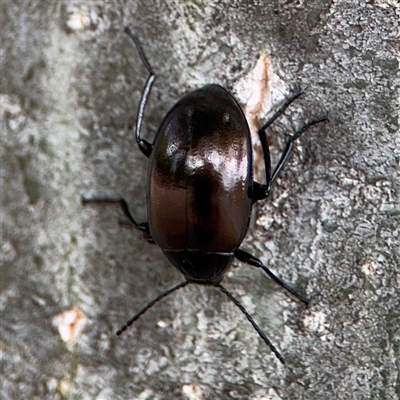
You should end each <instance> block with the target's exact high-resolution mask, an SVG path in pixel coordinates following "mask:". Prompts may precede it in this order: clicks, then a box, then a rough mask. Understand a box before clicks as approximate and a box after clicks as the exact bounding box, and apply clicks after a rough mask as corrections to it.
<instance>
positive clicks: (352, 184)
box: [0, 0, 400, 400]
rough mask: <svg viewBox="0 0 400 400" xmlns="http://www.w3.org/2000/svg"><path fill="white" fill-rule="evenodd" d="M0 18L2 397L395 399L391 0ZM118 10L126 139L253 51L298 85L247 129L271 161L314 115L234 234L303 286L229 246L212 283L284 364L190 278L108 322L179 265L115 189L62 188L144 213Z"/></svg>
mask: <svg viewBox="0 0 400 400" xmlns="http://www.w3.org/2000/svg"><path fill="white" fill-rule="evenodd" d="M1 18H2V25H1V36H2V54H1V56H2V61H1V62H2V71H1V72H2V74H1V113H2V139H1V140H2V143H1V171H2V173H1V179H2V181H1V196H2V200H1V205H2V210H1V222H2V243H1V245H2V258H1V294H0V295H1V302H0V304H1V312H2V317H1V335H0V336H1V351H2V355H1V357H2V364H1V368H2V370H1V388H0V397H1V398H2V399H5V400H6V399H98V400H100V399H102V400H105V399H113V400H115V399H253V400H255V399H258V400H261V399H263V400H265V399H274V400H275V399H313V400H314V399H398V398H399V397H400V376H399V370H400V322H399V321H400V300H399V297H400V296H399V288H400V266H399V264H400V262H399V261H400V255H399V252H400V240H399V220H400V194H399V190H400V185H399V182H400V172H399V171H400V166H399V163H400V150H399V149H400V134H399V87H400V75H399V59H400V42H399V41H400V33H399V25H398V21H399V18H400V5H399V3H398V1H395V0H375V1H361V0H356V1H351V2H348V1H344V0H336V1H334V0H329V1H328V0H326V1H324V0H320V1H317V0H304V1H303V0H300V1H280V0H273V1H269V2H266V1H265V2H264V1H240V0H238V1H231V0H228V1H225V0H221V1H211V2H206V1H204V2H203V1H201V0H200V1H192V2H190V1H172V0H171V1H166V2H164V1H156V0H149V1H123V0H119V1H112V2H109V1H101V0H98V1H87V2H78V1H66V0H58V1H55V2H45V1H17V0H15V1H5V2H2V3H1ZM125 26H129V27H130V28H131V29H132V30H133V31H135V32H136V33H137V35H138V36H139V37H140V39H141V42H142V43H143V46H144V47H145V49H146V54H147V56H148V58H149V61H150V62H151V64H152V66H153V68H154V70H155V71H156V73H157V74H158V79H157V81H156V84H155V85H154V89H153V92H152V94H151V97H150V100H149V104H148V107H147V110H146V117H145V125H144V132H145V137H146V138H148V140H151V138H152V137H154V134H155V133H156V131H157V128H158V126H159V124H160V122H161V120H162V118H163V116H164V115H165V113H166V112H167V110H168V109H169V108H170V107H171V106H172V105H173V104H174V102H175V101H177V100H178V99H179V98H180V97H181V96H182V95H183V94H184V93H187V92H188V91H190V90H192V89H195V88H196V87H199V86H201V85H203V84H205V83H211V82H214V83H219V84H221V85H223V86H224V87H226V88H228V89H229V90H232V89H233V88H234V86H235V83H236V82H237V81H238V80H239V79H240V78H241V77H243V76H245V75H246V74H247V73H248V72H249V71H250V70H251V69H252V68H253V67H254V65H255V63H256V61H257V58H258V56H259V55H260V54H262V53H265V54H267V55H268V57H269V58H270V60H271V63H272V66H273V69H274V71H275V73H276V74H277V75H278V76H279V77H280V79H281V80H282V81H284V82H285V84H286V85H287V87H288V88H289V89H290V88H292V89H293V88H294V87H295V86H296V85H301V86H302V87H304V88H305V87H307V95H306V96H304V97H303V98H302V99H300V100H299V101H298V102H297V103H296V104H295V105H294V106H293V107H292V108H291V109H290V110H288V112H287V113H286V116H285V117H283V118H282V119H280V120H279V121H278V122H277V124H275V126H274V127H273V128H272V129H270V130H269V131H268V137H269V140H270V142H271V148H272V152H273V155H274V157H275V158H276V154H278V153H279V151H282V149H283V146H284V143H285V135H288V134H290V133H292V132H293V131H294V130H295V128H298V127H299V126H301V124H302V123H304V121H306V120H307V119H310V118H312V117H313V116H316V115H321V114H322V113H324V112H326V111H328V112H329V116H330V123H329V124H321V125H319V126H318V127H315V128H313V129H312V130H310V131H309V132H307V134H305V135H304V136H302V137H301V139H300V140H299V141H298V142H297V143H296V145H295V151H294V154H293V155H292V157H291V160H290V162H289V163H288V165H286V168H285V170H284V172H283V174H282V175H281V177H280V178H279V179H278V181H277V183H276V184H275V185H274V188H273V190H272V194H271V196H270V198H269V199H268V200H267V201H265V202H260V203H259V204H258V205H257V207H256V208H255V209H254V210H253V213H254V221H255V222H254V224H253V225H252V227H251V229H250V231H249V233H248V236H247V238H246V240H245V242H244V244H243V248H244V249H246V250H247V251H249V252H251V253H252V254H254V255H255V256H256V257H259V258H260V259H261V260H262V261H263V262H265V263H266V264H267V265H268V266H269V267H270V269H271V270H272V271H274V272H275V273H276V274H277V275H279V276H280V277H282V278H283V279H284V280H285V281H286V282H288V283H291V284H292V285H293V286H294V287H296V288H297V289H298V290H299V291H301V292H302V293H306V294H307V295H308V296H310V297H312V298H313V300H312V303H311V304H310V306H309V307H308V308H306V307H304V306H303V305H302V304H300V303H299V302H298V301H296V300H295V299H293V298H292V297H290V296H288V295H287V294H286V293H285V292H284V291H283V290H282V289H281V288H280V287H278V286H276V285H275V284H274V283H272V282H271V281H270V280H269V279H268V278H267V277H266V276H264V275H263V274H262V272H261V271H259V270H256V269H253V268H250V267H247V266H245V265H243V264H240V263H236V264H235V268H233V269H232V271H231V272H230V273H229V274H228V275H227V277H226V279H225V280H224V285H225V286H226V287H227V288H228V289H229V290H230V291H231V292H232V293H233V294H234V295H235V296H236V297H237V298H238V299H240V301H241V302H242V303H243V304H244V306H245V307H246V308H247V310H248V311H249V313H250V314H251V315H252V316H253V318H254V320H255V321H256V322H257V323H258V324H259V326H260V327H261V328H262V329H263V330H264V331H265V333H266V334H267V335H268V336H269V338H270V339H271V341H272V342H273V343H274V344H275V345H276V346H277V348H278V349H279V350H280V351H281V352H282V354H283V355H284V357H285V359H286V365H285V366H283V365H281V364H280V363H279V361H278V360H277V359H276V358H275V357H274V356H273V354H271V352H270V350H269V349H268V348H267V347H266V346H265V345H264V343H263V342H262V340H261V339H260V338H259V337H258V335H257V333H256V332H255V331H254V330H253V329H252V327H251V325H250V324H249V323H248V321H246V319H245V318H244V317H243V315H242V314H241V313H240V310H238V309H237V308H236V307H235V305H234V304H232V303H230V302H229V301H228V299H227V298H225V296H223V294H222V293H220V292H219V291H218V290H216V289H215V288H212V287H197V286H194V285H190V286H188V287H186V288H184V289H182V290H181V291H180V292H177V293H175V294H174V295H171V296H170V297H168V298H166V299H164V300H163V302H161V303H159V304H158V305H157V306H155V307H154V308H152V309H151V310H150V311H148V312H147V313H146V314H145V315H143V316H142V318H141V319H140V320H139V321H137V323H136V324H135V325H134V326H133V327H132V328H131V329H130V330H129V331H128V332H126V333H125V334H124V335H122V336H121V337H118V338H117V337H115V335H114V332H115V330H116V328H118V327H119V326H120V325H121V324H122V323H124V322H125V321H126V320H127V319H128V318H129V317H130V316H132V315H133V314H134V313H135V312H137V311H138V310H139V309H140V308H142V307H143V306H144V305H145V304H147V302H148V301H149V300H151V299H152V298H154V297H155V296H156V295H158V294H159V293H160V292H161V291H162V290H165V289H167V288H169V287H170V286H172V285H174V284H176V283H178V282H180V281H181V280H182V277H181V276H180V274H179V273H178V272H177V271H175V270H174V269H173V267H172V266H170V265H169V264H168V262H167V260H166V259H165V258H164V256H163V255H162V253H161V251H160V249H158V248H157V246H154V245H151V244H148V243H147V242H146V241H145V240H144V239H143V238H142V234H141V233H140V232H138V231H137V230H134V229H130V228H128V227H125V226H121V225H119V224H118V220H119V219H120V218H121V217H122V214H121V212H120V210H119V209H118V207H116V206H103V205H102V206H94V205H92V206H85V207H83V206H82V205H81V201H80V199H81V196H82V195H108V196H116V195H119V196H123V197H124V198H125V199H126V200H127V201H128V203H129V206H130V209H131V211H132V213H133V214H134V216H135V217H136V218H137V219H138V220H139V221H140V222H142V221H145V220H146V199H145V188H146V167H147V162H146V159H145V157H144V156H143V155H142V154H141V153H140V151H139V150H138V149H137V146H136V142H135V138H134V136H133V128H132V127H133V126H134V123H135V118H136V110H137V106H138V103H139V98H140V93H141V90H142V88H143V85H144V82H145V80H146V77H147V73H146V70H145V68H144V67H143V65H142V63H141V62H140V59H139V56H138V54H137V51H136V49H135V48H134V46H133V44H132V42H131V41H130V39H129V38H128V37H127V35H126V34H125V33H124V32H123V30H124V27H125ZM288 127H289V128H291V129H289V130H288ZM166 212H168V210H166ZM171 229H173V227H171ZM71 310H79V311H75V314H74V315H75V319H74V320H73V321H72V322H71V321H70V322H69V325H68V321H67V326H69V328H70V331H69V332H70V336H69V339H68V335H67V336H64V339H63V337H62V336H61V335H60V331H59V328H60V326H62V323H61V322H60V321H63V319H62V317H61V316H62V315H64V316H65V314H64V313H65V312H66V311H71ZM79 321H80V322H79ZM71 332H72V333H71ZM71 335H72V336H71Z"/></svg>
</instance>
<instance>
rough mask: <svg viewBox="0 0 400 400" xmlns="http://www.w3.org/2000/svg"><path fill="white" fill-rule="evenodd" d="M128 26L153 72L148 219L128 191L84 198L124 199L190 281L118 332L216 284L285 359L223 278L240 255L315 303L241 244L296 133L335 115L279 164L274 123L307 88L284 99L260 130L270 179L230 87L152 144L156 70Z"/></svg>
mask: <svg viewBox="0 0 400 400" xmlns="http://www.w3.org/2000/svg"><path fill="white" fill-rule="evenodd" d="M125 32H126V33H127V34H128V35H129V36H130V38H131V39H132V40H133V42H134V44H135V45H136V48H137V51H138V53H139V56H140V58H141V60H142V62H143V64H144V66H145V67H146V69H147V71H148V73H149V76H148V78H147V81H146V84H145V86H144V89H143V91H142V96H141V99H140V104H139V108H138V113H137V119H136V127H135V136H136V141H137V145H138V147H139V149H140V150H141V152H142V153H143V154H144V155H145V156H146V157H147V158H149V172H148V181H147V213H148V222H144V223H138V222H136V220H135V219H134V218H133V216H132V214H131V212H130V211H129V208H128V205H127V202H126V201H125V199H123V198H108V197H91V198H89V197H84V198H83V199H82V201H83V203H84V204H88V203H118V204H119V205H120V207H121V209H122V211H123V213H124V214H125V216H126V218H127V219H128V220H129V223H130V224H131V225H133V226H134V227H136V228H137V229H139V230H141V231H142V232H143V233H144V237H145V238H146V239H147V241H148V242H149V243H156V244H157V245H158V246H160V248H161V250H162V251H163V253H164V254H165V256H166V257H167V259H168V260H169V261H170V262H171V264H172V265H173V266H174V267H176V268H177V269H178V270H179V271H180V272H181V273H182V274H183V276H184V278H185V280H184V281H183V282H182V283H179V284H177V285H176V286H173V287H172V288H170V289H168V290H166V291H165V292H163V293H161V294H160V295H158V296H157V297H156V298H155V299H154V300H152V301H151V302H150V303H149V304H147V306H146V307H144V308H143V309H142V310H141V311H139V312H138V313H137V314H136V315H135V316H133V317H132V318H131V319H129V320H128V321H127V322H126V323H125V324H124V325H123V326H122V327H121V328H120V329H118V331H117V332H116V334H117V335H120V334H121V333H122V332H123V331H125V330H126V329H127V328H128V327H129V326H130V325H132V324H133V322H134V321H136V320H137V319H138V318H139V317H140V316H141V315H142V314H143V313H145V312H146V311H147V310H148V309H149V308H151V307H152V306H153V305H154V304H155V303H157V302H158V301H160V300H161V299H163V298H164V297H166V296H168V295H169V294H171V293H173V292H175V291H176V290H178V289H180V288H183V287H184V286H186V285H188V284H189V283H194V284H201V285H212V286H215V287H217V288H219V289H220V290H221V291H222V292H223V293H224V294H225V295H226V296H227V297H228V298H229V299H230V300H231V301H233V302H234V303H235V304H236V305H237V306H238V307H239V309H240V310H241V311H242V313H243V314H244V315H245V316H246V318H247V319H248V320H249V322H250V323H251V324H252V326H253V327H254V329H255V330H256V331H257V333H258V334H259V336H260V337H261V338H262V339H263V341H264V342H265V343H266V345H267V346H268V347H269V348H270V349H271V351H272V352H273V353H274V354H275V355H276V357H277V358H278V359H279V360H280V361H281V362H282V363H284V362H285V361H284V358H283V357H282V355H281V354H280V353H279V351H278V350H277V349H276V348H275V346H274V345H273V344H272V343H271V341H270V340H269V339H268V338H267V337H266V335H265V334H264V332H263V331H262V330H261V329H260V328H259V326H258V325H257V324H256V323H255V322H254V320H253V319H252V317H251V316H250V315H249V314H248V312H247V311H246V310H245V308H244V307H243V306H242V305H241V304H240V302H239V301H238V300H237V299H236V298H235V297H234V296H233V295H232V294H231V293H230V292H229V291H228V290H226V289H225V287H224V286H222V285H221V281H222V279H223V277H224V275H225V274H226V272H227V270H228V269H229V267H230V266H231V265H232V263H233V261H234V259H235V258H236V259H237V260H239V261H241V262H243V263H246V264H249V265H251V266H253V267H257V268H261V269H262V270H263V271H264V272H265V273H266V274H267V275H268V276H269V277H270V278H271V279H272V280H274V281H275V282H276V283H278V284H279V285H280V286H282V287H283V288H284V289H286V290H287V291H289V292H290V293H291V294H292V295H294V296H295V297H297V298H298V299H299V300H300V301H302V302H303V303H305V304H308V303H309V300H308V299H307V298H306V297H304V296H302V295H301V294H299V293H297V292H296V291H295V290H294V289H292V288H291V287H290V286H288V285H287V284H286V283H284V282H283V281H282V280H281V279H280V278H278V277H277V276H276V275H275V274H273V273H272V272H271V271H270V270H269V269H268V268H267V267H266V266H265V265H264V264H263V263H262V262H261V261H260V260H258V259H257V258H255V257H254V256H252V255H251V254H249V253H248V252H246V251H244V250H242V249H240V247H239V246H240V245H241V243H242V241H243V239H244V236H245V235H246V232H247V229H248V226H249V220H250V215H251V209H252V206H253V204H254V203H256V202H257V201H259V200H263V199H266V198H267V197H268V195H269V193H270V189H271V185H272V184H273V183H274V182H275V180H276V178H277V177H278V175H279V173H280V172H281V170H282V168H283V166H284V165H285V163H286V161H287V159H288V157H289V155H290V153H291V150H292V147H293V143H294V142H295V140H296V139H298V138H299V137H300V135H301V134H302V133H303V132H304V131H306V130H307V129H308V128H309V127H311V126H312V125H315V124H316V123H319V122H322V121H326V120H327V119H328V118H327V116H322V117H319V118H316V119H313V120H311V121H309V122H307V123H306V124H305V125H304V126H303V127H302V128H301V129H300V130H298V131H297V132H295V133H294V134H293V135H292V136H290V137H289V140H288V142H287V144H286V147H285V149H284V151H283V153H282V155H281V157H280V159H279V161H278V163H277V165H276V167H275V168H274V169H273V170H272V168H271V159H270V154H269V149H268V142H267V137H266V133H265V132H266V129H267V128H268V127H269V126H270V125H271V124H272V123H273V122H274V121H275V120H276V119H277V118H278V117H279V116H280V115H281V114H282V113H283V112H284V110H285V109H286V108H287V107H288V106H289V105H290V104H291V103H292V102H293V101H294V100H295V99H297V98H298V97H299V96H300V95H301V94H302V93H303V92H302V90H301V89H298V90H297V91H296V92H295V93H294V94H293V95H292V96H291V97H290V98H289V99H288V100H286V101H285V102H284V103H283V104H282V105H281V106H280V108H279V109H278V110H277V112H276V113H275V114H274V115H273V116H272V118H271V119H269V120H268V122H266V123H265V124H264V125H263V126H262V127H261V128H260V129H259V131H258V135H259V137H260V141H261V146H262V150H263V153H264V163H265V173H266V182H265V183H264V184H262V183H259V182H255V181H254V179H253V155H252V143H251V137H250V130H249V126H248V124H247V121H246V118H245V116H244V113H243V111H242V109H241V107H240V106H239V104H238V103H237V101H236V100H235V99H234V98H233V97H232V95H231V94H230V93H229V92H228V91H227V90H225V89H224V88H223V87H222V86H219V85H216V84H209V85H206V86H204V87H202V88H200V89H197V90H195V91H193V92H191V93H189V94H187V95H186V96H184V97H183V98H182V99H181V100H179V101H178V102H177V103H176V104H175V105H174V106H173V107H172V109H171V110H170V111H169V112H168V113H167V115H166V116H165V117H164V120H163V122H162V123H161V126H160V128H159V130H158V133H157V135H156V137H155V139H154V142H153V143H149V142H148V141H146V140H144V139H143V138H142V137H141V127H142V123H143V117H144V111H145V107H146V103H147V100H148V98H149V95H150V91H151V88H152V85H153V83H154V81H155V79H156V75H155V73H154V72H153V69H152V67H151V66H150V64H149V62H148V60H147V57H146V55H145V53H144V51H143V48H142V46H141V44H140V42H139V40H138V38H137V37H136V36H135V35H134V34H133V33H132V32H131V30H130V29H129V28H126V29H125Z"/></svg>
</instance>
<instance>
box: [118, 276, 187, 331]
mask: <svg viewBox="0 0 400 400" xmlns="http://www.w3.org/2000/svg"><path fill="white" fill-rule="evenodd" d="M188 283H189V281H185V282H181V283H179V284H178V285H175V286H173V287H172V288H169V289H168V290H166V291H165V292H163V293H161V294H159V295H158V296H157V297H156V298H155V299H153V300H152V301H151V302H150V303H149V304H147V306H146V307H144V308H142V309H141V310H140V311H139V312H138V313H137V314H136V315H134V316H133V317H132V318H131V319H129V320H128V321H126V322H125V324H124V325H122V326H121V328H119V329H118V330H117V332H115V334H116V335H117V336H119V335H120V334H121V333H122V332H124V331H125V330H126V329H128V328H129V327H130V326H131V325H132V324H133V323H134V322H135V321H136V320H138V319H139V318H140V317H141V316H142V314H144V313H145V312H146V311H147V310H148V309H149V308H151V307H153V306H154V304H156V303H158V302H159V301H160V300H162V299H163V298H164V297H167V296H168V295H169V294H171V293H173V292H175V291H176V290H178V289H181V288H183V287H185V286H186V285H187V284H188Z"/></svg>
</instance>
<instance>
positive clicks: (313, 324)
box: [304, 311, 326, 333]
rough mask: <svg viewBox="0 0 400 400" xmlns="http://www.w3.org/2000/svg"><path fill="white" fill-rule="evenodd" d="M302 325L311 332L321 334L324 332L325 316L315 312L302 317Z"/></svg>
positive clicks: (320, 312)
mask: <svg viewBox="0 0 400 400" xmlns="http://www.w3.org/2000/svg"><path fill="white" fill-rule="evenodd" d="M304 325H305V326H306V327H307V328H308V329H309V330H311V331H314V332H318V333H323V332H325V330H326V314H325V313H324V312H322V311H315V312H313V313H311V314H309V315H306V316H305V317H304Z"/></svg>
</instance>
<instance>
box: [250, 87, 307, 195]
mask: <svg viewBox="0 0 400 400" xmlns="http://www.w3.org/2000/svg"><path fill="white" fill-rule="evenodd" d="M303 93H304V92H303V91H302V89H300V88H298V89H297V90H296V92H295V93H294V94H293V95H292V96H291V97H290V98H289V99H287V100H286V101H285V102H284V103H283V104H282V105H281V106H280V107H279V109H278V110H277V111H276V113H275V114H274V115H273V116H272V117H271V118H270V119H269V120H268V121H267V122H266V123H265V124H264V125H263V126H262V127H261V128H260V129H259V130H258V136H259V138H260V142H261V147H262V149H263V153H264V164H265V175H266V176H265V181H266V184H265V185H264V184H261V183H258V182H253V193H252V199H253V203H255V202H256V201H258V200H263V199H265V198H267V197H268V195H269V191H270V188H271V183H272V179H271V157H270V154H269V147H268V140H267V135H266V133H265V131H266V129H267V128H268V127H269V126H270V125H271V124H272V123H273V122H274V121H275V120H276V119H277V118H278V117H280V116H281V115H282V114H283V112H284V111H285V110H286V109H287V108H288V107H289V105H290V104H291V103H292V102H293V101H295V100H296V99H297V98H298V97H300V96H301V95H302V94H303Z"/></svg>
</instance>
